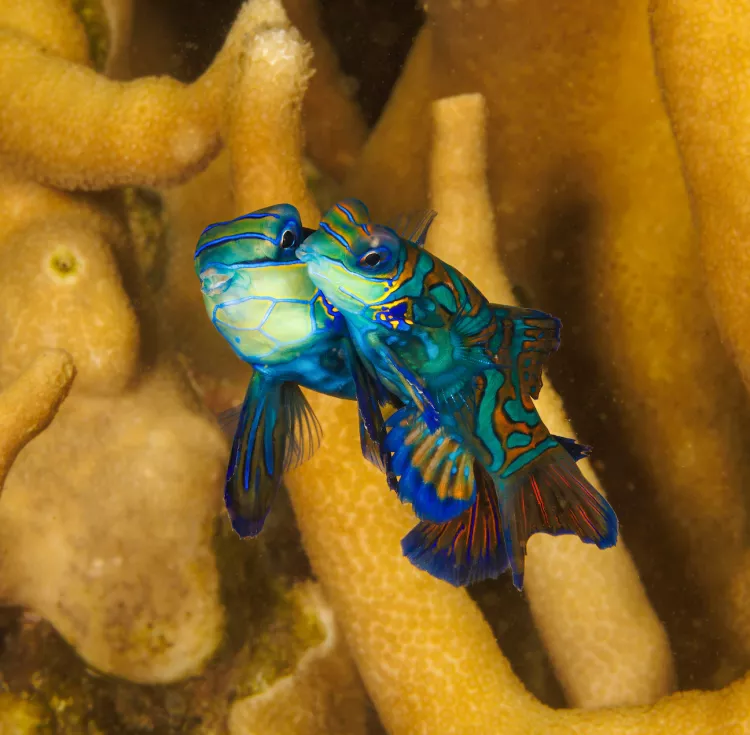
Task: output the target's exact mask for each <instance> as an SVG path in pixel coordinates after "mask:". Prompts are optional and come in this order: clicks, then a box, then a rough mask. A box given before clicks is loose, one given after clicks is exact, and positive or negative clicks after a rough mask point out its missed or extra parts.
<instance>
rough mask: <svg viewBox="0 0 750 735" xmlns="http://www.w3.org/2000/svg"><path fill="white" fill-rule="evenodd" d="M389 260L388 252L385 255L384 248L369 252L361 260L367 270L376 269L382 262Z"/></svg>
mask: <svg viewBox="0 0 750 735" xmlns="http://www.w3.org/2000/svg"><path fill="white" fill-rule="evenodd" d="M387 259H388V254H387V252H386V253H384V252H383V249H382V248H378V249H377V250H369V251H368V252H366V253H365V254H364V255H363V256H362V257H361V258H360V260H359V262H360V264H361V265H363V266H365V267H366V268H376V267H377V266H379V265H380V264H381V263H382V262H384V261H385V260H387Z"/></svg>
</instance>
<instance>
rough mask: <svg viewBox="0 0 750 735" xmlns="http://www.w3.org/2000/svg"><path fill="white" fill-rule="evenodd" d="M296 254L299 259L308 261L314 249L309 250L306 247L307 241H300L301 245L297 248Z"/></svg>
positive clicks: (304, 261)
mask: <svg viewBox="0 0 750 735" xmlns="http://www.w3.org/2000/svg"><path fill="white" fill-rule="evenodd" d="M295 255H296V256H297V258H298V259H299V260H301V261H302V262H303V263H307V262H308V260H309V259H310V258H311V257H312V255H313V251H312V250H308V249H307V248H305V243H304V242H302V243H300V245H299V247H298V248H297V251H296V252H295Z"/></svg>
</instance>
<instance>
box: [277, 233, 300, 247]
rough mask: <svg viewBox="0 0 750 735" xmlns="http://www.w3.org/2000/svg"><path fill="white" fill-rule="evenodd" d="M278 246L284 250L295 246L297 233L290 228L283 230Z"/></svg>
mask: <svg viewBox="0 0 750 735" xmlns="http://www.w3.org/2000/svg"><path fill="white" fill-rule="evenodd" d="M280 246H281V247H282V248H283V249H284V250H290V249H291V248H296V247H297V235H296V234H295V233H294V232H293V231H292V230H284V234H283V235H282V236H281V243H280Z"/></svg>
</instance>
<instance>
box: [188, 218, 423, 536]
mask: <svg viewBox="0 0 750 735" xmlns="http://www.w3.org/2000/svg"><path fill="white" fill-rule="evenodd" d="M433 217H434V212H416V213H414V214H413V215H411V216H409V215H404V216H402V217H401V218H399V223H398V229H399V232H401V233H402V234H403V235H404V236H405V237H408V238H410V240H411V241H412V242H414V243H415V245H419V244H420V243H421V242H422V241H423V239H424V235H425V233H426V232H427V229H428V227H429V225H430V222H431V221H432V219H433ZM310 232H311V230H307V229H305V228H303V227H302V222H301V220H300V215H299V212H298V211H297V209H296V208H295V207H293V206H291V205H289V204H280V205H276V206H272V207H267V208H265V209H261V210H258V211H256V212H251V213H249V214H246V215H243V216H241V217H238V218H236V219H233V220H231V221H228V222H218V223H216V224H212V225H209V226H208V227H206V229H205V230H204V231H203V233H202V234H201V236H200V239H199V240H198V244H197V246H196V249H195V255H194V262H195V271H196V273H197V275H198V277H199V279H200V282H201V291H202V294H203V300H204V304H205V306H206V310H207V312H208V315H209V317H210V318H211V321H212V322H213V324H214V326H215V327H216V329H217V330H218V331H219V333H220V334H221V335H222V336H223V337H224V339H226V340H227V342H229V344H230V345H231V346H232V348H233V349H234V351H235V353H236V354H237V355H238V356H239V357H240V358H241V359H242V360H244V361H245V362H247V363H249V364H250V365H252V367H253V368H254V372H253V377H252V379H251V381H250V384H249V386H248V389H247V393H246V396H245V400H244V402H243V404H242V406H241V409H240V410H239V418H238V422H237V428H236V431H235V434H234V440H233V443H232V451H231V456H230V461H229V467H228V469H227V479H226V485H225V492H224V496H225V501H226V507H227V511H228V513H229V516H230V519H231V521H232V526H233V528H234V529H235V531H236V532H237V533H238V534H239V535H240V536H243V537H244V536H255V535H257V534H258V533H260V531H261V530H262V528H263V524H264V521H265V518H266V516H267V515H268V512H269V509H270V507H271V503H272V500H273V497H274V494H275V492H276V490H277V488H278V486H279V484H280V481H281V477H282V475H283V472H284V471H286V470H288V469H291V468H292V467H294V466H296V465H298V464H300V463H301V462H303V461H304V460H305V459H306V458H307V457H309V456H310V455H311V454H312V453H313V452H314V451H315V448H316V445H317V443H318V441H319V439H320V428H319V424H318V422H317V420H316V418H315V416H314V414H313V412H312V410H311V408H310V406H309V404H308V403H307V401H306V400H305V398H304V396H303V394H302V391H301V390H300V388H299V386H304V387H307V388H312V389H314V390H317V391H319V392H322V393H327V394H329V395H333V396H337V397H339V398H345V399H357V402H358V406H359V410H360V440H361V443H362V450H363V454H364V455H365V457H367V458H368V459H369V460H370V461H372V462H373V463H374V464H375V465H376V466H378V467H379V468H380V469H382V470H384V471H385V472H386V473H387V477H388V479H389V483H392V482H393V479H395V476H393V474H392V472H391V471H390V466H389V462H390V455H389V454H387V453H386V452H384V451H383V450H382V449H381V447H380V444H379V443H380V439H381V438H382V436H383V417H382V413H381V407H383V406H388V405H389V404H390V405H391V407H392V408H393V407H398V406H400V405H402V404H401V402H400V401H399V400H398V399H397V398H395V397H394V396H392V395H389V394H388V393H387V392H386V391H385V390H384V388H383V387H382V385H380V384H378V383H377V382H376V381H375V380H373V378H372V376H371V375H370V374H368V373H367V371H366V370H365V369H364V367H363V366H362V364H361V362H360V361H359V359H358V357H357V355H356V352H354V350H353V349H352V346H351V342H350V340H349V337H348V331H347V327H346V323H345V321H344V319H343V318H342V317H341V314H339V313H338V311H337V309H336V308H335V307H332V306H331V304H330V303H329V302H328V301H327V299H326V298H325V296H323V294H322V293H321V292H320V290H319V289H318V288H317V286H315V285H314V284H313V282H312V281H311V280H310V278H309V276H308V274H307V268H306V267H305V265H304V264H303V263H301V262H300V261H299V260H298V259H297V256H296V250H297V247H298V245H299V243H300V242H301V241H302V240H303V238H304V237H305V236H306V235H308V234H309V233H310ZM226 414H228V415H225V417H224V420H225V422H226V423H229V422H230V421H231V419H237V411H236V410H232V411H229V412H226Z"/></svg>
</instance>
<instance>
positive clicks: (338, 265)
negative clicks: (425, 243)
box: [297, 199, 409, 314]
mask: <svg viewBox="0 0 750 735" xmlns="http://www.w3.org/2000/svg"><path fill="white" fill-rule="evenodd" d="M408 247H409V245H408V243H406V242H405V241H404V240H402V239H401V238H400V237H399V236H398V235H397V234H396V232H395V231H394V230H392V229H390V228H389V227H384V226H382V225H375V224H372V223H371V222H370V217H369V212H368V210H367V207H365V205H364V204H363V203H362V202H360V201H359V200H357V199H344V200H342V201H340V202H338V203H336V204H335V205H334V206H333V207H331V209H330V210H328V212H326V214H325V216H324V217H323V219H322V220H321V222H320V225H319V227H318V229H317V230H316V231H315V232H314V233H313V234H311V235H310V236H309V237H307V238H306V239H305V240H304V242H303V243H302V245H301V246H300V248H299V249H298V251H297V255H298V257H299V259H300V260H301V261H302V262H303V263H305V264H306V265H307V271H308V273H309V275H310V278H311V280H312V281H313V283H314V284H315V285H316V286H317V287H318V288H319V289H320V290H321V292H322V293H323V294H324V295H325V297H326V298H327V299H328V300H329V301H330V302H331V303H332V304H333V305H334V306H335V307H336V308H337V309H339V310H340V311H342V312H343V313H344V314H362V313H363V312H366V311H367V310H368V309H369V307H371V306H373V305H376V304H383V303H384V301H386V300H387V299H388V296H389V294H391V293H393V291H394V290H395V289H396V288H397V287H398V284H399V279H400V278H401V276H402V273H403V270H404V268H403V266H404V263H405V262H406V259H407V257H408Z"/></svg>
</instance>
